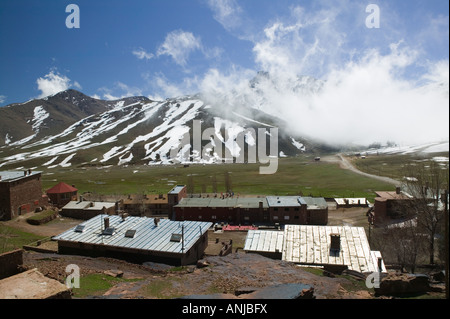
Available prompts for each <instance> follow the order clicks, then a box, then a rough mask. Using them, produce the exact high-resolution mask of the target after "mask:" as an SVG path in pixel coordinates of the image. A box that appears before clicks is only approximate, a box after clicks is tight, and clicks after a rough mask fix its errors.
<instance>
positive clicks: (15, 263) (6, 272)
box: [0, 249, 23, 279]
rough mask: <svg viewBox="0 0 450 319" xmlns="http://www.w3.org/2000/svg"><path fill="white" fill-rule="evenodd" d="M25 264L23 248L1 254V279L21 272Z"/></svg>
mask: <svg viewBox="0 0 450 319" xmlns="http://www.w3.org/2000/svg"><path fill="white" fill-rule="evenodd" d="M22 264H23V250H22V249H18V250H13V251H9V252H7V253H3V254H0V279H3V278H6V277H10V276H13V275H16V274H18V273H20V267H19V266H21V265H22Z"/></svg>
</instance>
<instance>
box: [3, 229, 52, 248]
mask: <svg viewBox="0 0 450 319" xmlns="http://www.w3.org/2000/svg"><path fill="white" fill-rule="evenodd" d="M43 238H45V237H42V236H38V235H35V234H31V233H27V232H23V231H20V230H18V229H15V228H13V227H9V226H6V225H3V224H2V223H0V254H1V253H4V252H7V251H12V250H15V249H21V248H22V247H23V246H24V245H27V244H30V243H32V242H35V241H37V240H40V239H43Z"/></svg>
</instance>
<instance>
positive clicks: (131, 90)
mask: <svg viewBox="0 0 450 319" xmlns="http://www.w3.org/2000/svg"><path fill="white" fill-rule="evenodd" d="M99 91H101V92H103V98H104V99H105V100H108V101H113V100H120V99H123V98H126V97H130V96H141V95H143V94H142V90H141V89H140V88H137V87H132V86H129V85H127V84H125V83H122V82H120V81H118V82H116V83H115V84H114V87H113V88H112V89H111V88H107V87H102V88H100V89H99ZM95 96H96V97H95V98H99V97H98V95H95Z"/></svg>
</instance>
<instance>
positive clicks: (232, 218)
mask: <svg viewBox="0 0 450 319" xmlns="http://www.w3.org/2000/svg"><path fill="white" fill-rule="evenodd" d="M174 210H175V220H197V221H209V222H225V223H230V224H235V225H238V224H243V225H251V224H253V223H258V222H261V221H263V220H267V222H269V214H268V205H267V201H266V199H265V198H245V197H239V198H238V197H227V198H221V197H220V198H219V197H216V198H214V197H208V198H183V199H182V200H181V201H180V202H179V203H178V205H176V206H175V207H174ZM265 217H266V219H265Z"/></svg>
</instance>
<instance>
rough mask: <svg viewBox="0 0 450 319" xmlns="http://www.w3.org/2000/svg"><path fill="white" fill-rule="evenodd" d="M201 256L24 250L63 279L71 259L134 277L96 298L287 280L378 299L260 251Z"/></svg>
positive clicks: (330, 293)
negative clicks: (143, 258) (182, 263)
mask: <svg viewBox="0 0 450 319" xmlns="http://www.w3.org/2000/svg"><path fill="white" fill-rule="evenodd" d="M202 261H203V262H204V266H205V267H197V266H188V267H184V268H183V269H181V270H179V269H178V270H177V271H174V270H173V269H174V268H173V267H171V266H167V265H161V264H147V265H138V264H131V263H127V262H125V261H121V260H115V259H109V258H90V257H81V256H67V255H58V254H43V253H36V252H25V254H24V266H25V267H26V268H28V269H31V268H38V270H39V271H40V272H41V273H43V274H44V275H45V276H47V277H50V278H53V279H56V280H58V281H60V282H64V281H65V278H66V277H67V276H68V273H66V272H65V269H66V267H67V265H69V264H76V265H77V266H78V267H79V268H80V272H81V278H83V276H86V275H88V274H93V273H102V274H103V273H105V271H110V272H112V273H113V274H120V276H121V277H122V278H123V279H134V280H132V281H129V280H126V281H125V280H124V281H118V283H117V284H116V285H114V286H113V287H111V288H110V289H109V290H108V291H106V292H101V293H100V294H98V295H95V297H97V298H98V297H100V298H124V299H130V298H132V299H135V298H178V297H182V296H189V295H211V294H228V295H224V298H228V297H231V296H234V295H235V294H236V291H239V290H240V289H241V290H245V289H250V288H251V290H255V289H257V288H263V287H271V286H276V285H280V284H288V283H296V284H304V285H309V286H311V287H312V288H313V289H314V297H315V298H317V299H367V298H373V296H372V295H371V293H370V292H369V291H368V290H364V289H360V286H358V285H355V280H356V279H350V278H344V277H341V276H338V277H334V278H332V277H327V276H323V275H317V274H314V273H312V272H309V271H306V270H305V269H302V268H299V267H297V266H295V265H294V264H291V263H287V262H283V261H281V260H272V259H269V258H265V257H262V256H260V255H257V254H247V253H244V252H238V253H232V254H230V255H227V256H224V257H220V256H209V257H206V258H205V259H203V260H202ZM163 282H164V283H165V284H164V289H160V290H159V291H158V294H157V295H156V296H155V295H152V293H151V291H152V289H151V288H152V287H155V286H157V285H160V284H162V283H163ZM81 285H82V281H81ZM74 289H76V288H74ZM227 296H228V297H227ZM91 297H94V296H91ZM273 298H275V299H276V298H277V296H273Z"/></svg>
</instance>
